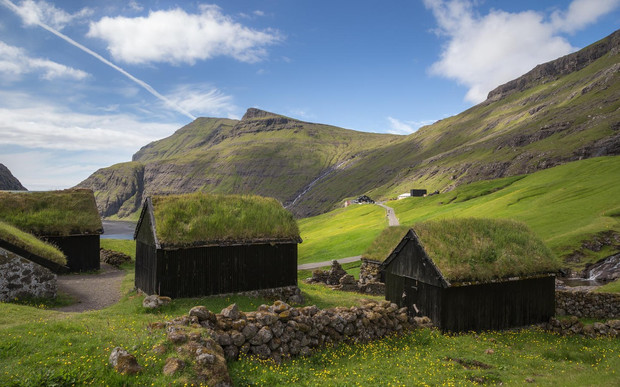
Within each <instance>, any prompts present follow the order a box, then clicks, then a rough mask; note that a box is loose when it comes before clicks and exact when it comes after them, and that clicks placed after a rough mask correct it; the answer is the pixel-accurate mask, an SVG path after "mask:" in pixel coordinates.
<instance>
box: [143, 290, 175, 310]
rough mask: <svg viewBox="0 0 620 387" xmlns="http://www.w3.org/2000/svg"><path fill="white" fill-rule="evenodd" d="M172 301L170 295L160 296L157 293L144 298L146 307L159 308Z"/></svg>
mask: <svg viewBox="0 0 620 387" xmlns="http://www.w3.org/2000/svg"><path fill="white" fill-rule="evenodd" d="M170 301H172V299H171V298H170V297H164V296H158V295H157V294H153V295H150V296H146V297H144V300H142V306H143V307H144V308H146V309H157V308H159V307H161V306H164V305H168V304H169V303H170Z"/></svg>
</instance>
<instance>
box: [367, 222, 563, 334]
mask: <svg viewBox="0 0 620 387" xmlns="http://www.w3.org/2000/svg"><path fill="white" fill-rule="evenodd" d="M394 246H396V247H395V248H394ZM386 247H387V252H386ZM392 248H393V250H391V249H392ZM373 250H374V251H373ZM390 251H391V252H390ZM367 255H368V256H370V257H376V256H378V255H379V256H380V255H383V256H384V257H386V258H385V260H384V261H383V263H382V264H381V273H382V277H383V279H384V281H385V289H386V290H385V294H386V298H387V299H388V300H390V301H392V302H394V303H397V304H398V305H400V306H407V307H408V308H409V311H410V312H411V313H415V314H417V315H424V316H428V317H430V318H431V320H432V321H433V323H434V324H435V325H437V326H438V327H439V328H441V329H442V330H445V331H453V332H462V331H470V330H474V331H480V330H495V329H506V328H510V327H519V326H525V325H529V324H535V323H539V322H546V321H548V320H549V318H550V317H552V316H553V315H554V314H555V273H556V271H557V270H558V269H559V262H558V260H557V258H556V257H555V256H554V255H553V253H552V252H551V251H550V250H549V249H548V248H547V247H546V246H545V245H544V243H543V242H542V241H541V240H540V239H538V238H537V237H536V236H535V235H534V234H533V233H532V231H531V230H530V229H529V228H528V227H527V226H526V225H524V224H523V223H519V222H516V221H512V220H498V219H473V218H469V219H449V220H436V221H426V222H422V223H417V224H415V225H414V226H413V227H411V228H407V227H393V228H388V229H387V230H386V231H384V233H383V234H382V235H380V236H379V237H378V238H377V240H375V241H374V242H373V245H372V246H371V247H370V248H369V252H368V253H367ZM375 259H380V258H375Z"/></svg>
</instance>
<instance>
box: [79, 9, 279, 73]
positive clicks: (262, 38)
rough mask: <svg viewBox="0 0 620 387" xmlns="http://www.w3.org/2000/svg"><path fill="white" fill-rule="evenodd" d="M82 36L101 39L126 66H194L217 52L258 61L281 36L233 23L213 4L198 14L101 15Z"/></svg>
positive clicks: (272, 31) (248, 60) (181, 11)
mask: <svg viewBox="0 0 620 387" xmlns="http://www.w3.org/2000/svg"><path fill="white" fill-rule="evenodd" d="M87 36H89V37H91V38H100V39H103V40H105V41H106V43H107V45H108V50H109V51H110V53H111V54H112V56H113V57H114V58H115V59H116V60H118V61H122V62H125V63H131V64H145V63H153V62H167V63H172V64H180V63H188V64H194V63H195V62H196V61H198V60H206V59H210V58H213V57H216V56H230V57H233V58H235V59H237V60H239V61H242V62H257V61H259V60H261V59H263V58H264V57H265V56H266V54H267V51H266V49H265V47H266V46H268V45H271V44H274V43H277V42H279V41H280V40H281V39H282V38H281V36H280V34H279V33H278V32H277V31H274V30H265V31H258V30H254V29H251V28H248V27H245V26H243V25H242V24H239V23H237V22H235V21H233V19H232V18H231V17H229V16H226V15H224V14H222V12H221V10H220V8H219V7H217V6H215V5H202V6H201V7H200V13H198V14H188V13H187V12H186V11H184V10H183V9H180V8H176V9H172V10H166V11H151V12H149V15H148V16H147V17H134V18H128V17H124V16H117V17H114V18H112V17H104V18H102V19H101V20H99V21H98V22H93V23H91V24H90V29H89V31H88V34H87Z"/></svg>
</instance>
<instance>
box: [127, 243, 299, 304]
mask: <svg viewBox="0 0 620 387" xmlns="http://www.w3.org/2000/svg"><path fill="white" fill-rule="evenodd" d="M136 250H137V255H136V287H138V288H139V289H141V290H142V291H144V292H145V293H148V294H159V295H162V296H168V297H197V296H208V295H212V294H222V293H234V292H242V291H248V290H258V289H270V288H277V287H282V286H291V285H297V244H296V243H288V244H276V245H271V244H255V245H241V246H213V247H194V248H186V249H178V250H154V248H152V246H148V245H146V244H143V243H141V242H140V241H138V243H137V245H136Z"/></svg>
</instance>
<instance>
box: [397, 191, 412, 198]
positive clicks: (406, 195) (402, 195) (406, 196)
mask: <svg viewBox="0 0 620 387" xmlns="http://www.w3.org/2000/svg"><path fill="white" fill-rule="evenodd" d="M409 197H411V194H410V193H409V192H405V193H403V194H400V195H398V200H402V199H407V198H409Z"/></svg>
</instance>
